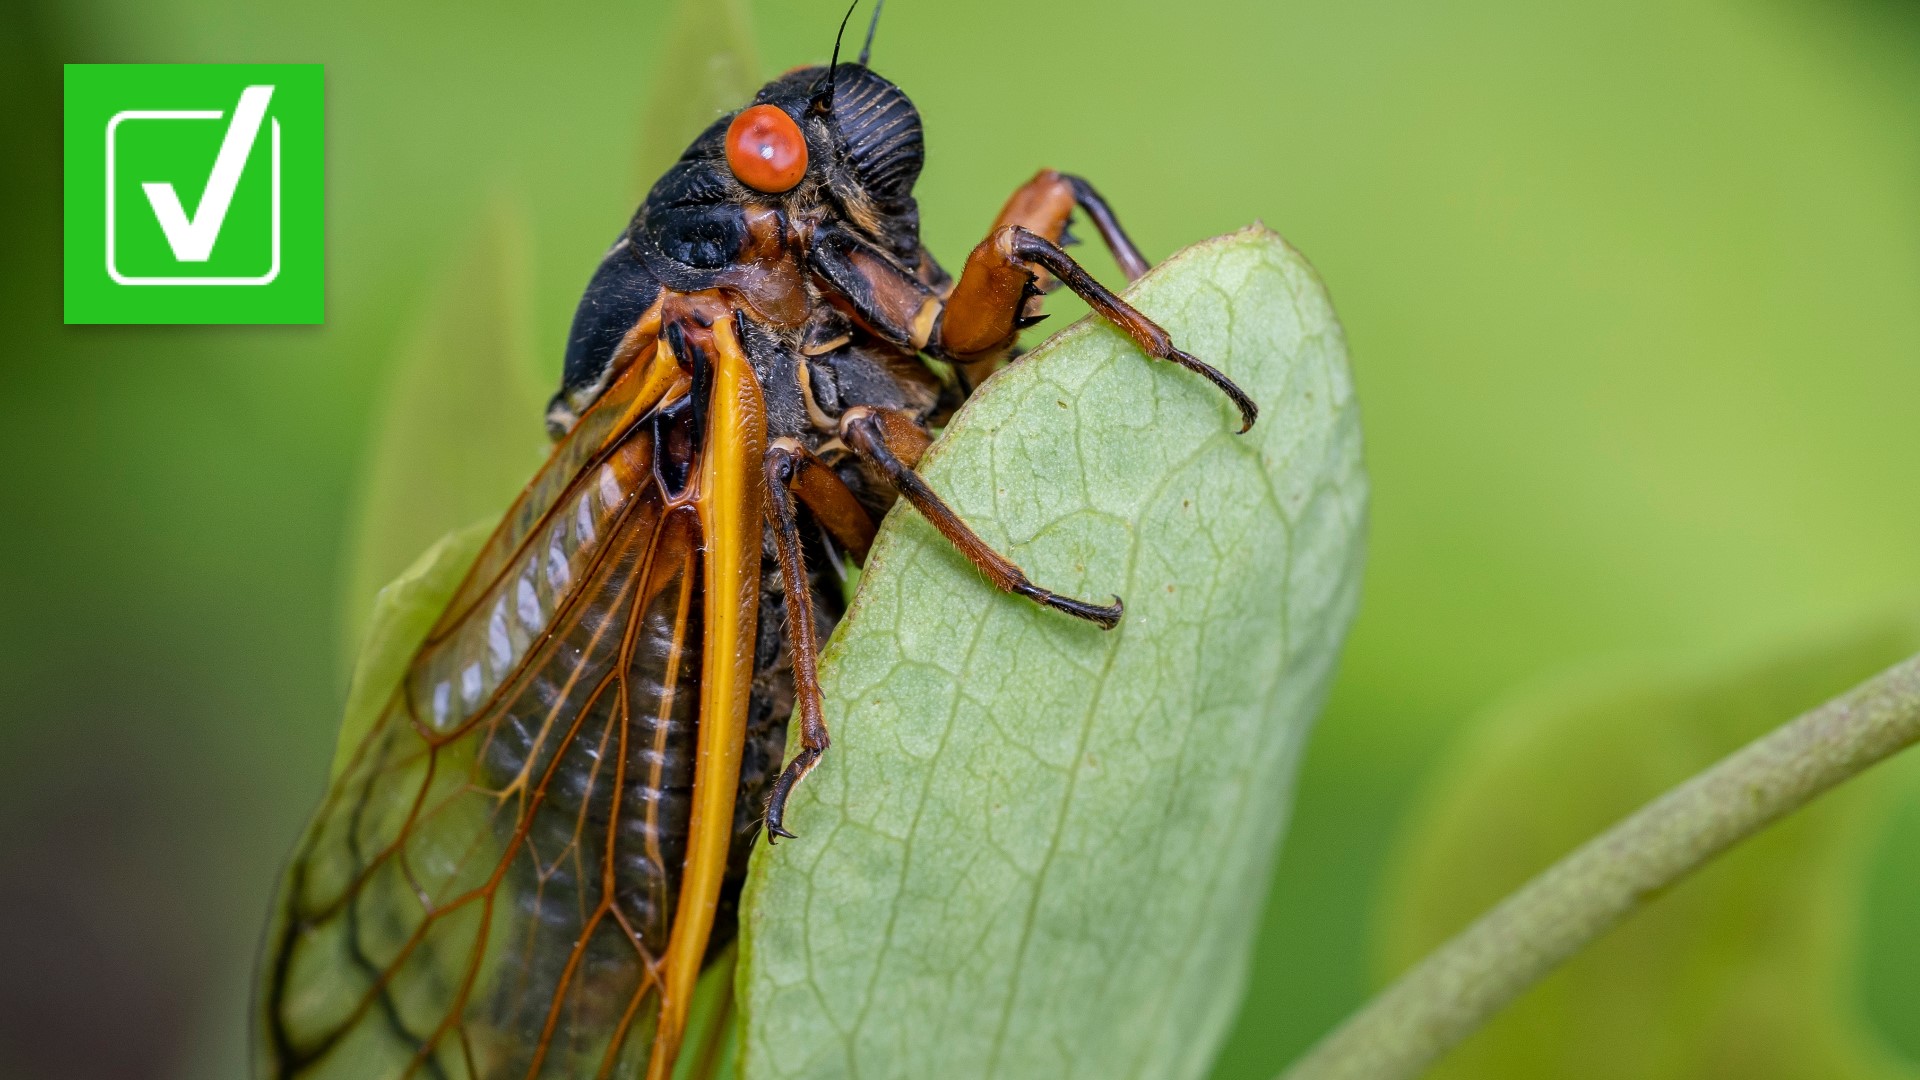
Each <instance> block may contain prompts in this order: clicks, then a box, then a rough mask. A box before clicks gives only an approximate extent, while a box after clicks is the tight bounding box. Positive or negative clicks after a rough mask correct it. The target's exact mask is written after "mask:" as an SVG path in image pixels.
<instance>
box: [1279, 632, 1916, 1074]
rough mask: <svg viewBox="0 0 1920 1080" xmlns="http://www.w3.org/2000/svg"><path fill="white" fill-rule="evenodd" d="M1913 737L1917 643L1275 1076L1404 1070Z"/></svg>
mask: <svg viewBox="0 0 1920 1080" xmlns="http://www.w3.org/2000/svg"><path fill="white" fill-rule="evenodd" d="M1917 741H1920V656H1915V657H1912V658H1910V659H1907V660H1904V661H1902V662H1900V663H1898V664H1895V665H1894V666H1893V667H1891V668H1889V669H1887V670H1886V671H1884V672H1882V673H1881V674H1879V675H1877V676H1875V677H1874V678H1872V679H1870V680H1868V681H1867V682H1865V683H1862V684H1861V685H1860V686H1858V687H1856V688H1854V689H1853V690H1851V691H1849V692H1848V693H1847V694H1845V695H1844V696H1842V697H1839V698H1836V699H1834V700H1833V701H1830V702H1828V703H1826V704H1825V705H1822V706H1820V707H1819V708H1817V709H1815V710H1813V711H1812V712H1809V713H1806V714H1805V715H1803V716H1801V717H1799V718H1798V719H1796V720H1793V721H1792V722H1790V723H1788V724H1785V725H1783V726H1782V727H1780V728H1777V729H1775V730H1774V731H1773V732H1772V733H1771V734H1769V735H1766V736H1765V737H1763V738H1761V739H1759V740H1757V741H1755V742H1752V743H1749V744H1747V745H1746V746H1745V747H1743V748H1741V749H1740V750H1738V751H1735V752H1734V753H1733V754H1732V755H1730V756H1728V757H1727V758H1725V759H1723V760H1722V761H1721V762H1720V763H1719V764H1717V765H1715V766H1713V767H1712V768H1710V769H1708V770H1707V771H1706V772H1703V773H1701V774H1700V775H1698V776H1696V777H1694V778H1693V779H1691V780H1689V781H1687V782H1686V783H1684V784H1682V785H1680V786H1679V787H1677V788H1674V789H1673V790H1672V791H1669V792H1667V793H1666V794H1665V795H1662V796H1660V797H1659V798H1658V799H1655V800H1654V801H1653V802H1651V803H1648V804H1647V805H1646V806H1644V807H1641V808H1640V810H1638V811H1637V812H1635V813H1634V814H1633V815H1632V816H1631V817H1628V818H1627V819H1626V820H1624V821H1622V822H1620V823H1619V824H1618V825H1615V826H1614V827H1613V828H1612V829H1610V830H1608V831H1607V832H1605V833H1603V834H1601V835H1600V836H1598V837H1596V838H1594V839H1592V840H1589V841H1588V842H1587V843H1586V844H1584V845H1583V846H1581V847H1580V848H1579V849H1578V850H1576V851H1574V852H1573V853H1572V854H1570V855H1568V856H1567V857H1566V858H1564V859H1562V860H1560V861H1559V862H1558V863H1556V864H1555V865H1553V866H1551V867H1549V868H1548V869H1547V870H1546V871H1545V872H1543V873H1541V874H1540V875H1539V876H1537V877H1535V878H1534V879H1533V880H1532V881H1529V882H1527V884H1525V885H1523V886H1521V887H1520V889H1519V891H1517V892H1515V893H1513V894H1512V895H1510V896H1508V897H1507V898H1506V899H1505V900H1503V901H1501V902H1500V904H1499V905H1498V906H1497V907H1495V908H1494V909H1493V910H1491V911H1489V912H1487V913H1486V914H1485V915H1482V916H1481V917H1480V918H1479V920H1478V921H1476V922H1475V923H1474V924H1473V925H1471V926H1469V927H1467V928H1466V929H1465V930H1463V931H1461V932H1460V933H1459V934H1457V935H1455V936H1454V937H1453V938H1452V939H1451V940H1450V941H1448V942H1447V943H1446V944H1444V945H1441V946H1440V947H1439V948H1438V949H1437V950H1435V951H1434V952H1433V953H1431V954H1429V955H1428V956H1427V958H1426V959H1425V960H1422V961H1421V962H1420V963H1419V964H1418V965H1416V966H1415V967H1413V968H1412V969H1411V970H1409V971H1407V972H1406V973H1405V974H1403V975H1401V976H1400V978H1399V979H1398V980H1396V981H1395V982H1394V983H1393V985H1391V986H1389V987H1387V989H1385V990H1383V991H1381V992H1380V993H1379V994H1378V995H1376V996H1375V997H1374V999H1373V1000H1372V1001H1370V1002H1368V1003H1367V1004H1366V1005H1365V1006H1363V1007H1362V1008H1361V1009H1360V1011H1359V1012H1357V1013H1355V1014H1353V1015H1352V1016H1351V1017H1349V1018H1348V1019H1347V1021H1346V1022H1345V1023H1344V1024H1342V1025H1341V1026H1340V1027H1338V1028H1336V1029H1335V1030H1334V1031H1333V1032H1332V1033H1330V1034H1329V1035H1327V1036H1326V1037H1325V1038H1323V1039H1322V1040H1321V1041H1320V1042H1319V1043H1318V1044H1317V1045H1315V1046H1314V1047H1313V1048H1312V1049H1311V1050H1309V1051H1307V1053H1306V1054H1305V1056H1303V1057H1302V1058H1300V1060H1298V1061H1296V1062H1295V1063H1294V1064H1293V1066H1292V1067H1291V1068H1289V1069H1288V1070H1287V1071H1286V1072H1285V1073H1284V1074H1282V1077H1281V1080H1404V1078H1410V1077H1415V1076H1418V1075H1420V1074H1421V1073H1422V1072H1424V1071H1425V1070H1426V1069H1427V1067H1428V1066H1430V1065H1432V1064H1433V1063H1434V1062H1435V1061H1436V1060H1438V1059H1439V1057H1440V1056H1441V1055H1442V1054H1444V1053H1446V1052H1447V1051H1448V1050H1450V1049H1452V1048H1453V1046H1454V1045H1455V1044H1457V1043H1459V1042H1460V1041H1461V1040H1462V1039H1464V1038H1466V1037H1467V1036H1468V1035H1470V1034H1472V1033H1473V1032H1474V1031H1475V1030H1477V1029H1478V1028H1479V1027H1480V1026H1481V1025H1482V1024H1484V1023H1486V1022H1487V1020H1489V1019H1490V1018H1492V1017H1493V1015H1494V1014H1495V1013H1498V1012H1499V1011H1500V1010H1501V1009H1503V1008H1505V1007H1506V1006H1507V1005H1508V1004H1510V1003H1511V1002H1512V1001H1513V1000H1514V999H1515V998H1517V997H1519V996H1520V995H1521V993H1523V992H1524V991H1525V990H1526V989H1527V988H1528V987H1531V986H1532V985H1533V984H1534V983H1536V982H1539V981H1540V979H1542V978H1543V977H1545V976H1546V975H1547V973H1549V972H1551V971H1552V970H1553V969H1554V968H1556V967H1559V966H1560V964H1561V963H1563V962H1565V961H1566V960H1567V959H1568V958H1569V957H1571V956H1572V955H1573V954H1574V953H1576V952H1578V951H1580V950H1581V949H1582V948H1584V947H1585V946H1586V945H1587V944H1589V943H1590V942H1592V941H1593V940H1594V939H1596V938H1598V937H1599V936H1600V935H1602V934H1604V933H1606V932H1607V931H1608V930H1610V929H1612V928H1613V927H1614V926H1615V925H1617V924H1618V923H1619V922H1620V921H1621V920H1623V919H1625V918H1626V917H1627V916H1628V915H1629V914H1631V913H1632V912H1633V911H1634V910H1635V909H1637V908H1639V907H1640V906H1641V905H1643V904H1645V903H1646V902H1647V901H1648V900H1650V899H1652V898H1653V897H1655V896H1657V895H1659V894H1660V892H1661V891H1663V890H1665V889H1667V888H1668V887H1670V886H1672V885H1673V884H1674V883H1675V882H1678V881H1679V880H1681V879H1682V878H1684V877H1686V876H1687V875H1688V874H1690V873H1692V872H1693V871H1695V870H1697V869H1699V868H1700V867H1701V866H1703V865H1705V864H1706V863H1707V862H1709V861H1711V860H1712V859H1713V858H1714V857H1715V856H1717V855H1719V854H1720V853H1722V852H1724V851H1726V850H1727V849H1728V848H1730V847H1732V846H1733V845H1735V844H1737V843H1739V842H1740V841H1742V840H1744V839H1746V838H1747V837H1749V836H1752V835H1753V834H1754V833H1756V832H1759V831H1760V830H1761V829H1764V828H1766V827H1767V826H1768V825H1771V824H1772V823H1773V822H1775V821H1777V820H1779V819H1780V818H1782V817H1784V816H1786V815H1787V814H1789V813H1792V812H1793V811H1794V810H1797V809H1799V808H1800V807H1801V806H1803V805H1805V804H1806V803H1808V802H1809V801H1811V800H1812V799H1814V798H1815V797H1816V796H1818V795H1820V794H1822V793H1824V792H1825V791H1827V790H1828V789H1829V788H1832V787H1834V786H1836V785H1838V784H1840V783H1842V782H1844V781H1846V780H1848V779H1851V778H1852V777H1854V776H1856V775H1858V774H1859V773H1861V772H1862V771H1864V770H1865V769H1867V768H1868V767H1869V766H1871V765H1873V764H1875V763H1877V762H1879V761H1881V760H1884V759H1885V758H1888V757H1891V756H1892V755H1893V754H1896V753H1898V752H1899V751H1901V750H1903V749H1905V748H1906V747H1908V746H1911V745H1913V744H1914V743H1915V742H1917Z"/></svg>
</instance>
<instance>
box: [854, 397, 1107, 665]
mask: <svg viewBox="0 0 1920 1080" xmlns="http://www.w3.org/2000/svg"><path fill="white" fill-rule="evenodd" d="M840 440H841V441H842V442H844V443H846V444H847V446H848V447H849V448H850V449H851V450H852V451H853V452H854V453H855V454H857V455H859V456H860V458H861V459H862V460H864V461H867V462H870V463H872V464H873V465H874V466H875V467H876V468H878V469H879V470H880V471H881V472H882V473H884V474H885V475H886V477H887V480H888V481H889V482H891V483H892V484H893V486H894V489H895V490H897V491H899V492H900V495H901V497H902V498H904V499H906V500H907V502H909V503H911V504H912V505H913V508H914V509H915V510H918V511H920V514H921V516H922V517H925V518H926V519H927V520H928V521H929V522H931V523H932V524H933V527H934V528H936V529H938V530H940V535H942V536H944V537H946V538H947V541H948V542H949V543H951V544H952V545H953V546H954V547H955V548H957V549H959V551H960V554H962V555H964V556H966V557H967V561H968V562H971V563H972V564H973V565H974V566H976V567H978V568H979V570H980V572H981V573H982V574H985V575H986V577H987V580H988V581H990V582H992V583H993V585H994V587H995V588H998V589H1000V590H1001V591H1003V592H1010V593H1013V594H1014V595H1016V596H1024V597H1026V598H1027V599H1029V600H1032V601H1033V602H1034V603H1036V604H1040V605H1042V606H1044V607H1050V608H1052V609H1054V610H1055V611H1061V612H1065V613H1066V614H1068V615H1072V616H1073V617H1075V618H1077V619H1085V620H1087V621H1088V622H1090V623H1093V624H1095V625H1097V626H1099V627H1100V628H1101V629H1103V630H1111V629H1113V628H1114V627H1115V626H1116V625H1118V624H1119V622H1120V615H1121V612H1122V610H1123V607H1124V605H1122V604H1121V602H1120V598H1119V597H1117V596H1116V597H1114V598H1113V603H1112V604H1089V603H1087V602H1086V601H1084V600H1075V599H1074V598H1072V597H1070V596H1062V595H1060V594H1059V593H1056V592H1051V591H1049V590H1047V589H1043V588H1041V587H1040V586H1038V585H1035V584H1034V583H1033V582H1031V581H1028V580H1027V575H1026V574H1024V573H1022V572H1021V570H1020V568H1019V567H1018V566H1015V565H1014V564H1013V562H1012V560H1010V559H1008V558H1007V557H1006V556H1005V555H1002V554H1000V553H999V552H997V551H995V550H993V549H992V548H991V547H988V546H987V542H986V541H985V540H982V539H980V537H979V536H978V535H976V534H975V533H974V531H973V530H972V529H970V528H968V527H967V523H966V522H964V521H961V520H960V515H958V514H956V513H954V512H953V509H952V508H951V507H949V506H948V505H947V504H946V503H945V502H943V501H942V500H941V498H940V496H939V495H936V494H934V491H933V489H932V488H930V487H928V486H927V482H926V481H925V480H922V479H920V474H918V473H916V472H914V471H913V463H916V462H918V461H919V458H920V453H921V452H922V451H924V450H925V449H926V446H927V434H926V432H925V431H924V430H922V429H921V427H920V425H918V424H916V423H914V422H913V421H911V420H909V419H907V418H906V417H904V416H901V415H899V414H897V413H892V412H888V411H886V410H883V409H872V408H868V407H866V406H857V407H855V408H851V409H848V410H847V411H846V413H845V414H844V415H843V416H842V417H841V418H840Z"/></svg>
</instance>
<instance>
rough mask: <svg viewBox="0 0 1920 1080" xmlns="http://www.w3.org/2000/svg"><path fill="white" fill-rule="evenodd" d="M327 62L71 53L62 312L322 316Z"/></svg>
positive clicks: (240, 319) (104, 318)
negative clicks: (120, 59) (158, 59)
mask: <svg viewBox="0 0 1920 1080" xmlns="http://www.w3.org/2000/svg"><path fill="white" fill-rule="evenodd" d="M322 144H323V139H322V132H321V68H320V65H318V64H68V65H67V68H66V321H67V322H69V323H317V322H320V321H321V318H322V315H323V313H324V308H325V300H326V295H325V288H324V285H323V281H324V279H323V276H322V259H321V237H322V223H321V181H322V175H323V174H322V168H321V146H322Z"/></svg>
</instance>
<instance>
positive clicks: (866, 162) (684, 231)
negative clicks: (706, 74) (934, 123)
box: [628, 64, 925, 291]
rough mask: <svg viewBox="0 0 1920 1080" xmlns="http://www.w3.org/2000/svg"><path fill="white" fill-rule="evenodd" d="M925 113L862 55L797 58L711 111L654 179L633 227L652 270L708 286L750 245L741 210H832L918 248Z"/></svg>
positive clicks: (893, 243) (895, 244)
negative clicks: (748, 96) (744, 95)
mask: <svg viewBox="0 0 1920 1080" xmlns="http://www.w3.org/2000/svg"><path fill="white" fill-rule="evenodd" d="M924 160H925V152H924V146H923V143H922V141H921V135H920V112H919V110H917V109H915V108H914V107H913V102H911V101H909V100H908V99H907V95H906V94H905V93H903V92H902V91H901V90H900V88H899V87H897V86H895V85H893V84H892V83H891V82H888V81H887V80H886V79H883V78H881V77H880V76H879V75H876V74H874V72H873V71H872V70H871V69H869V68H867V67H866V66H864V65H861V64H840V65H838V66H836V67H835V68H833V69H832V72H831V75H829V70H828V69H827V68H824V67H806V68H797V69H795V70H793V71H789V72H788V73H786V74H785V75H782V76H780V77H779V78H777V79H774V80H773V81H772V82H769V83H767V84H766V85H765V86H763V87H761V88H760V92H759V93H758V94H755V95H754V98H753V101H752V102H751V103H750V104H749V105H748V106H747V107H746V108H744V109H741V110H740V111H739V112H736V113H731V114H729V115H727V116H723V117H721V118H720V119H718V120H716V121H714V123H713V125H712V126H710V127H708V128H707V130H706V131H705V132H703V133H701V135H700V137H699V138H698V139H695V140H694V142H693V145H692V146H689V147H688V148H687V152H686V153H685V154H683V155H681V157H680V160H679V161H678V162H675V163H674V165H673V167H672V168H671V169H668V170H667V173H666V175H664V176H662V177H661V178H660V181H659V182H658V183H656V184H655V185H654V187H653V190H652V191H651V192H650V193H649V194H648V195H647V200H646V202H645V203H644V204H642V206H641V207H640V212H639V214H637V215H636V216H635V217H634V221H633V226H632V228H631V229H630V231H629V233H628V235H629V238H630V239H631V240H632V241H633V245H634V250H635V252H636V253H638V254H639V256H640V257H641V259H642V260H644V261H645V262H646V264H647V267H648V269H650V270H651V271H652V272H653V273H654V275H655V276H656V277H658V278H659V279H660V280H661V281H662V282H664V283H666V284H667V285H668V286H670V287H672V288H676V289H683V290H689V291H691V290H694V289H700V288H709V287H711V286H712V285H714V284H716V283H717V282H718V281H719V279H720V277H721V276H722V275H724V274H725V273H726V272H727V271H728V270H729V269H731V268H733V267H734V266H735V265H736V264H737V263H738V262H739V261H740V260H741V259H743V258H746V257H747V255H748V251H749V249H750V248H752V247H753V244H752V241H751V240H750V238H749V237H748V231H749V230H748V214H749V212H750V211H751V210H752V209H753V208H755V207H773V208H776V209H778V210H780V211H781V212H782V214H783V216H784V217H787V218H788V219H790V220H792V221H793V222H794V224H795V225H796V226H801V225H802V223H803V222H804V220H805V219H808V218H814V217H818V216H821V215H826V216H832V217H835V218H838V219H840V220H842V221H845V222H847V223H849V224H851V225H853V226H854V227H855V228H858V229H860V230H861V231H863V232H865V233H866V234H868V235H869V236H871V237H872V238H873V239H874V240H875V241H876V242H878V243H880V244H881V245H882V246H884V247H886V248H887V249H889V250H891V251H893V252H894V253H896V254H897V255H899V256H900V257H902V258H904V259H909V260H910V259H912V258H913V256H914V254H915V253H916V252H917V251H918V249H919V246H920V212H919V208H918V206H916V205H915V203H914V201H913V185H914V182H915V181H916V180H918V179H919V177H920V166H921V163H922V162H923V161H924Z"/></svg>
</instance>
